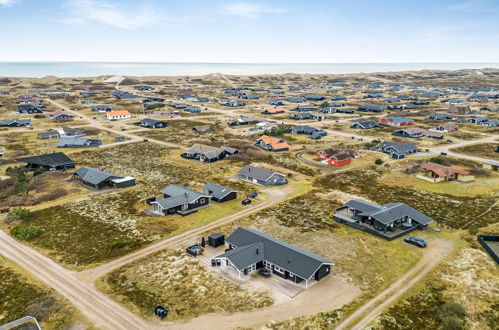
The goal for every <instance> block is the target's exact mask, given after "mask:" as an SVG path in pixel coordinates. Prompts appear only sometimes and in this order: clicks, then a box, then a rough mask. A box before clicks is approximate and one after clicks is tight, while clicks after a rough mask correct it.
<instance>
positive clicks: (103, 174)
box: [75, 167, 124, 185]
mask: <svg viewBox="0 0 499 330" xmlns="http://www.w3.org/2000/svg"><path fill="white" fill-rule="evenodd" d="M75 174H76V175H78V176H79V177H80V178H81V179H82V180H83V181H85V182H88V183H91V184H95V185H97V184H99V183H101V182H104V181H106V180H110V179H122V178H124V177H123V176H121V175H116V174H113V173H111V172H107V171H104V170H101V169H98V168H94V167H82V168H80V169H78V170H77V171H76V172H75Z"/></svg>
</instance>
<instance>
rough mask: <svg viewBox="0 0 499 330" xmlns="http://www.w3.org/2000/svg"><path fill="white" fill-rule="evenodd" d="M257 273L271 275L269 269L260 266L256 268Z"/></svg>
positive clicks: (265, 275) (264, 275)
mask: <svg viewBox="0 0 499 330" xmlns="http://www.w3.org/2000/svg"><path fill="white" fill-rule="evenodd" d="M258 274H260V275H262V276H263V277H270V275H271V273H270V270H268V269H267V268H261V269H260V270H258Z"/></svg>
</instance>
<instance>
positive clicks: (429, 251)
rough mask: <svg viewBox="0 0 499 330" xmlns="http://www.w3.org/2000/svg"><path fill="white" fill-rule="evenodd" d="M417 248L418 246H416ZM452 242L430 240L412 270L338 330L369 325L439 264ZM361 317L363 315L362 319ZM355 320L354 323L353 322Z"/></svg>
mask: <svg viewBox="0 0 499 330" xmlns="http://www.w3.org/2000/svg"><path fill="white" fill-rule="evenodd" d="M414 248H415V249H417V248H416V247H414ZM452 248H453V245H452V242H450V241H447V240H444V239H440V238H437V239H434V240H431V241H428V247H427V248H426V249H425V250H424V255H423V257H422V258H421V260H420V261H419V262H418V263H417V264H416V266H414V267H413V268H412V269H411V270H410V271H408V272H407V273H405V274H404V275H403V276H402V277H401V278H399V279H398V280H397V281H396V282H395V283H393V284H392V285H390V287H388V288H387V289H386V290H384V291H383V292H381V293H380V294H379V295H377V296H376V297H374V298H373V299H371V300H369V301H368V302H367V303H366V304H365V305H363V306H362V307H360V308H358V309H357V310H356V311H355V312H354V313H353V314H351V315H350V316H349V317H347V318H346V319H345V320H344V321H343V322H341V323H340V324H339V325H338V326H337V327H336V330H342V329H352V330H360V329H363V328H364V327H365V326H367V325H368V324H369V323H370V322H371V321H372V320H373V319H374V318H376V317H377V316H378V315H379V314H380V313H381V312H382V311H383V310H385V309H386V308H387V307H389V306H390V305H391V304H392V303H393V302H395V301H396V300H397V299H398V298H399V297H400V296H402V295H403V294H404V293H405V292H406V291H407V290H408V289H410V288H411V287H412V286H413V285H414V284H415V283H416V282H418V281H419V280H421V279H422V278H423V277H424V276H425V275H426V274H428V272H429V271H430V270H432V269H433V267H435V266H436V265H437V264H439V263H440V262H441V261H442V260H443V259H444V258H445V257H446V256H448V255H449V254H450V253H451V251H452ZM360 317H362V318H361V319H360V320H357V319H359V318H360ZM352 322H354V324H351V323H352Z"/></svg>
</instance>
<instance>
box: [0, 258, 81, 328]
mask: <svg viewBox="0 0 499 330" xmlns="http://www.w3.org/2000/svg"><path fill="white" fill-rule="evenodd" d="M0 283H2V284H1V285H0V324H5V323H8V322H11V321H14V320H16V319H18V318H21V317H23V316H26V315H31V316H34V317H36V318H37V319H38V321H39V322H41V326H42V328H44V329H67V328H68V327H69V326H70V325H71V323H73V313H74V309H73V307H72V306H70V305H69V303H68V302H67V301H65V300H63V299H62V298H61V297H60V296H59V295H58V294H56V293H55V291H54V290H52V289H48V288H46V287H44V286H43V285H42V284H41V283H39V282H37V281H35V280H33V279H31V278H30V277H28V276H27V275H24V272H23V270H22V269H21V268H20V267H19V266H17V265H15V264H14V263H12V262H11V261H10V260H8V259H6V258H4V257H3V256H1V255H0Z"/></svg>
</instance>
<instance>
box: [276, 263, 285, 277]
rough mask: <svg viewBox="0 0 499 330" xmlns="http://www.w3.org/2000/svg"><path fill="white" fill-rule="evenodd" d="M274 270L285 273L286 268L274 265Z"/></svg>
mask: <svg viewBox="0 0 499 330" xmlns="http://www.w3.org/2000/svg"><path fill="white" fill-rule="evenodd" d="M274 271H275V272H277V273H279V274H283V275H284V268H281V267H279V266H276V265H274Z"/></svg>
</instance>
